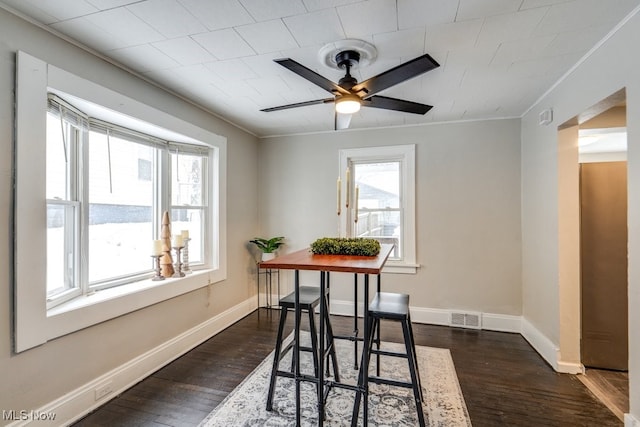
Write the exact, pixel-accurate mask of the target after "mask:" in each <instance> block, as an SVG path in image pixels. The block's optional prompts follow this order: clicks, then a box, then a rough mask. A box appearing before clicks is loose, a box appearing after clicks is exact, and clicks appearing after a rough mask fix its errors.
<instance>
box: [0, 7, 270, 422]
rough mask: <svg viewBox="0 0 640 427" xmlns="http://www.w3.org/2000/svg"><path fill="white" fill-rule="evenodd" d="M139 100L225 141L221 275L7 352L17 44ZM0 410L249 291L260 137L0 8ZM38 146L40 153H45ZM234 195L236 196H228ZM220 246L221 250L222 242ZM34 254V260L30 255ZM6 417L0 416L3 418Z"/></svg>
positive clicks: (66, 388)
mask: <svg viewBox="0 0 640 427" xmlns="http://www.w3.org/2000/svg"><path fill="white" fill-rule="evenodd" d="M17 50H23V51H25V52H28V53H30V54H32V55H34V56H37V57H39V58H41V59H43V60H45V61H47V62H48V63H51V64H53V65H55V66H57V67H59V68H62V69H66V70H68V71H70V72H72V73H74V74H76V75H78V76H80V77H83V78H85V79H88V80H92V81H94V82H96V83H98V84H100V85H102V86H105V87H107V88H110V89H113V90H115V91H118V92H120V93H123V94H126V95H127V96H129V97H131V98H134V99H136V100H138V101H141V102H144V103H147V104H148V105H151V106H154V107H155V108H158V109H161V110H163V111H165V112H167V113H169V114H172V115H174V116H176V117H179V118H181V119H183V120H186V121H188V122H190V123H193V124H194V125H196V126H199V127H201V128H203V129H207V130H209V131H211V132H214V133H217V134H219V135H222V136H225V137H226V138H227V140H228V146H227V150H228V151H227V154H228V156H227V161H228V167H227V170H228V194H229V197H228V205H227V206H225V207H223V208H225V209H227V218H228V220H227V242H228V244H227V248H226V250H227V259H228V270H227V271H228V275H227V277H228V279H227V280H226V281H224V282H221V283H217V284H215V285H212V286H210V287H208V288H203V289H200V290H198V291H195V292H192V293H188V294H185V295H182V296H180V297H178V298H175V299H172V300H168V301H165V302H163V303H160V304H157V305H154V306H151V307H148V308H146V309H143V310H139V311H137V312H134V313H131V314H129V315H125V316H122V317H119V318H117V319H114V320H112V321H108V322H104V323H102V324H99V325H96V326H94V327H90V328H87V329H84V330H82V331H79V332H77V333H73V334H70V335H67V336H64V337H61V338H59V339H56V340H53V341H50V342H48V343H47V344H45V345H42V346H40V347H37V348H34V349H32V350H28V351H25V352H24V353H21V354H13V353H12V302H11V301H12V298H13V294H12V267H11V265H12V255H11V241H12V239H13V233H12V229H11V217H12V212H11V205H12V204H11V198H12V196H11V195H12V155H11V153H12V145H13V142H12V141H13V120H14V114H13V104H14V78H15V52H16V51H17ZM0 94H1V95H2V96H0V149H1V151H2V152H3V153H4V155H2V156H0V223H1V224H3V226H2V227H0V241H1V242H4V244H2V245H0V275H1V276H0V277H1V278H0V377H1V378H2V380H1V381H0V410H9V409H13V410H18V411H19V410H31V409H38V408H39V407H41V406H42V405H44V404H47V403H49V402H51V401H53V400H55V399H56V398H58V397H60V396H62V395H64V394H65V393H67V392H70V391H72V390H75V389H77V388H78V387H80V386H82V385H83V384H85V383H87V382H89V381H91V380H93V379H95V378H98V377H100V376H101V375H103V374H105V373H106V372H108V371H110V370H112V369H114V368H116V367H118V366H120V365H122V364H124V363H127V362H129V361H131V360H132V359H134V358H136V357H137V356H139V355H141V354H143V353H145V352H148V351H150V350H151V349H154V348H155V347H156V346H159V345H161V344H163V343H165V342H167V341H169V340H171V339H173V338H174V337H176V336H179V335H180V334H183V333H184V332H185V331H188V330H190V329H191V328H194V327H195V326H197V325H199V324H202V323H203V322H206V321H207V320H209V319H211V318H213V317H215V316H217V315H218V314H220V313H221V312H223V311H225V310H227V309H229V308H230V307H233V306H235V305H238V304H240V303H242V302H243V301H245V300H247V299H248V298H250V297H252V295H255V289H254V285H253V282H252V281H251V280H250V277H251V276H250V274H249V273H250V272H251V271H253V270H252V267H254V264H253V261H252V259H251V257H250V254H249V252H248V251H247V249H246V247H245V242H246V241H247V240H248V239H250V238H251V237H253V236H254V235H255V234H256V233H257V223H258V219H257V202H256V200H257V184H256V183H257V182H258V176H257V172H256V169H257V156H258V141H257V139H256V138H255V137H254V136H252V135H249V134H247V133H245V132H243V131H241V130H239V129H238V128H236V127H234V126H231V125H229V124H228V123H226V122H224V121H222V120H220V119H218V118H216V117H214V116H213V115H211V114H208V113H206V112H204V111H202V110H199V109H197V108H195V107H193V106H192V105H189V104H187V103H185V102H183V101H181V100H179V99H177V98H175V97H174V96H172V95H170V94H168V93H166V92H164V91H162V90H159V89H157V88H156V87H154V86H153V85H150V84H148V83H145V82H144V81H142V80H140V79H138V78H136V77H134V76H133V75H132V74H130V73H128V72H126V71H123V70H121V69H118V68H116V67H114V66H112V65H110V64H109V63H107V62H105V61H103V60H101V59H99V58H97V57H95V56H93V55H91V54H88V53H87V52H85V51H83V50H80V49H78V48H76V47H74V46H72V45H70V44H68V43H66V42H64V41H63V40H61V39H58V38H57V37H54V36H52V35H50V34H49V33H47V32H45V31H43V30H41V29H39V28H37V27H35V26H33V25H31V24H28V23H26V22H24V21H22V20H20V19H18V18H16V17H14V16H13V15H11V14H9V13H8V12H5V11H4V10H2V9H0ZM43 155H44V153H43ZM233 195H241V197H238V196H233ZM223 250H225V249H224V248H223ZM34 262H39V260H34ZM4 423H6V421H4V420H3V421H0V425H3V424H4Z"/></svg>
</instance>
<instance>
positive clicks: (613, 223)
mask: <svg viewBox="0 0 640 427" xmlns="http://www.w3.org/2000/svg"><path fill="white" fill-rule="evenodd" d="M578 128H579V130H578V135H579V148H578V151H579V210H580V360H581V363H582V364H583V366H584V367H585V374H584V375H581V376H580V379H581V381H582V382H583V383H584V384H585V385H586V386H587V387H588V388H589V389H590V390H591V391H592V392H593V393H594V394H595V395H596V396H597V397H598V398H599V399H600V400H601V401H602V402H603V403H604V404H605V405H607V407H609V409H611V410H612V411H613V412H614V413H615V414H616V415H617V416H618V417H619V418H620V419H621V420H622V419H623V416H624V413H626V412H628V411H629V377H628V352H629V349H628V347H629V344H628V297H627V296H628V295H627V294H628V275H627V240H628V227H627V164H626V105H625V102H624V100H623V101H621V102H618V103H617V104H616V105H615V106H613V107H611V108H608V109H606V110H605V111H603V112H601V113H599V114H597V115H595V116H593V117H592V118H590V119H589V120H586V121H584V122H582V123H581V124H579V125H578Z"/></svg>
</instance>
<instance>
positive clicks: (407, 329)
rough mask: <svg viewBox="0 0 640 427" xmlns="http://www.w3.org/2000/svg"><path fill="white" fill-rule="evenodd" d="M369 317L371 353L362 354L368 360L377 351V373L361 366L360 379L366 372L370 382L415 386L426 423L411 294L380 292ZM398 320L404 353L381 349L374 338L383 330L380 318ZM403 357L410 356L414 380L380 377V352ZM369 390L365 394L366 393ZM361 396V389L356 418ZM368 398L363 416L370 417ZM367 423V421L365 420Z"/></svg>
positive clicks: (419, 410)
mask: <svg viewBox="0 0 640 427" xmlns="http://www.w3.org/2000/svg"><path fill="white" fill-rule="evenodd" d="M368 317H369V328H368V330H369V334H368V336H367V337H366V341H365V343H366V344H365V349H366V350H365V351H368V357H366V358H365V357H363V360H365V359H366V361H367V362H369V361H370V360H371V356H372V355H374V354H375V355H376V360H377V369H376V371H377V372H376V375H375V376H374V375H369V366H368V363H367V366H364V365H365V363H362V365H363V366H361V367H360V377H361V380H360V382H361V383H362V375H367V378H368V382H372V383H376V384H386V385H391V386H396V387H405V388H412V389H413V396H414V400H415V403H416V411H417V413H418V423H419V424H420V427H424V425H425V421H424V413H423V412H422V402H423V395H422V384H421V382H420V373H419V371H418V357H417V354H416V346H415V341H414V339H413V328H412V327H411V317H410V315H409V295H407V294H397V293H390V292H378V293H376V295H375V297H374V298H373V301H372V302H371V304H369V308H368ZM382 319H386V320H395V321H399V322H400V323H401V324H402V333H403V336H404V346H405V353H399V352H392V351H386V350H381V349H380V340H379V338H374V337H375V336H376V332H377V333H378V337H379V336H380V335H379V332H380V320H382ZM374 342H375V343H376V344H377V345H376V347H377V348H375V349H374V348H373V344H374ZM381 355H382V356H391V357H402V358H405V359H407V362H408V364H409V373H410V374H411V382H405V381H398V380H394V379H388V378H381V377H380V356H381ZM367 395H368V393H366V394H365V396H367ZM360 397H361V393H357V395H356V402H355V405H354V410H353V417H354V419H357V416H358V412H359V411H360ZM367 400H368V399H366V400H365V402H364V415H363V416H364V418H367V412H368V406H369V405H368V402H367ZM365 425H367V423H366V422H365Z"/></svg>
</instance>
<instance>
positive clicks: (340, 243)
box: [310, 237, 380, 256]
mask: <svg viewBox="0 0 640 427" xmlns="http://www.w3.org/2000/svg"><path fill="white" fill-rule="evenodd" d="M310 249H311V252H312V253H314V254H315V255H356V256H376V255H378V254H379V253H380V242H378V241H377V240H375V239H369V238H364V237H323V238H320V239H318V240H316V241H315V242H313V243H312V244H311V247H310Z"/></svg>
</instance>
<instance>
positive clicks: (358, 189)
mask: <svg viewBox="0 0 640 427" xmlns="http://www.w3.org/2000/svg"><path fill="white" fill-rule="evenodd" d="M359 197H360V187H358V186H357V185H356V196H355V197H354V199H355V200H354V202H353V203H354V204H355V211H356V217H355V220H354V221H355V222H358V198H359Z"/></svg>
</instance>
